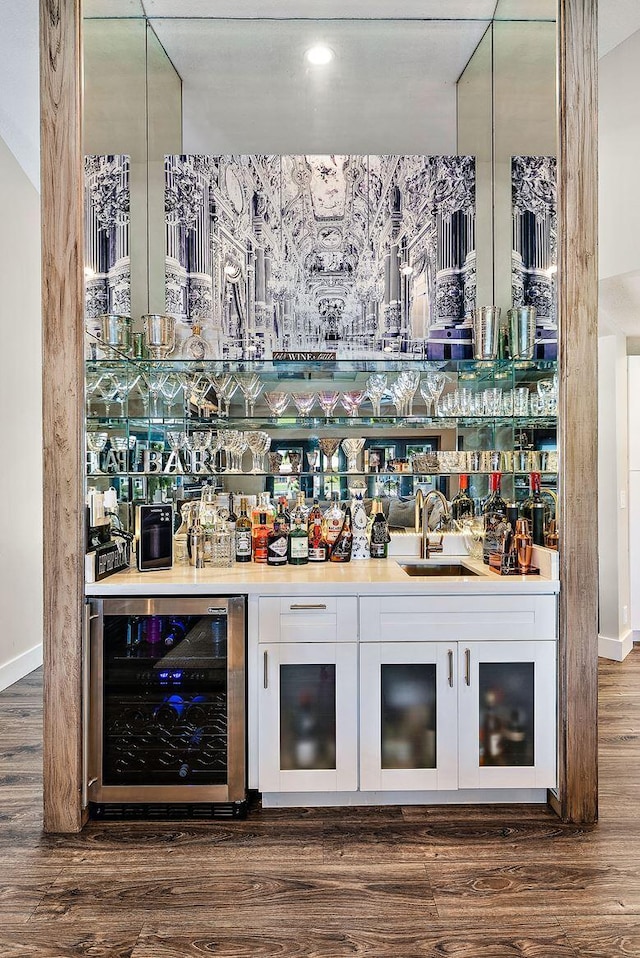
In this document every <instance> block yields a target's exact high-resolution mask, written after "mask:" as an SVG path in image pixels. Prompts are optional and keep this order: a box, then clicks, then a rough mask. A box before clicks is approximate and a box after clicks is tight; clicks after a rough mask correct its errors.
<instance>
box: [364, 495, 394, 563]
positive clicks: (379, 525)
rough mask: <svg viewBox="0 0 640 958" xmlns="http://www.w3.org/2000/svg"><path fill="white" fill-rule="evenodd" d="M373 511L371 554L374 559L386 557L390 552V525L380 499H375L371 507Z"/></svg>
mask: <svg viewBox="0 0 640 958" xmlns="http://www.w3.org/2000/svg"><path fill="white" fill-rule="evenodd" d="M371 512H372V513H373V522H372V524H371V535H370V539H369V554H370V556H371V558H372V559H386V558H387V555H388V553H389V541H390V539H391V536H390V534H389V525H388V523H387V520H386V517H385V514H384V512H383V511H382V503H381V502H380V500H379V499H374V500H373V505H372V507H371Z"/></svg>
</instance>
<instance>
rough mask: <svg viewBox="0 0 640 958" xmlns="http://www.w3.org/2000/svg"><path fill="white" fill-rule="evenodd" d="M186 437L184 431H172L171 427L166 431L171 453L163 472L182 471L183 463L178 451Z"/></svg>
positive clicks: (182, 446)
mask: <svg viewBox="0 0 640 958" xmlns="http://www.w3.org/2000/svg"><path fill="white" fill-rule="evenodd" d="M186 438H187V437H186V434H185V433H184V432H179V431H174V430H173V429H170V430H169V431H168V432H167V439H168V440H169V446H170V447H171V454H170V456H169V460H168V462H167V465H166V466H165V470H164V471H165V472H174V473H183V472H184V464H183V462H182V457H181V455H180V452H181V450H182V449H183V448H184V444H185V440H186Z"/></svg>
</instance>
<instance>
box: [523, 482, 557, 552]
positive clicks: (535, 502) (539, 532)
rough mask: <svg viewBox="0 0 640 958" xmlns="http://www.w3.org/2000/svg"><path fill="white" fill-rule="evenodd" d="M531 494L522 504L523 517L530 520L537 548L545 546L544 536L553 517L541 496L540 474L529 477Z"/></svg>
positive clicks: (532, 535) (532, 536)
mask: <svg viewBox="0 0 640 958" xmlns="http://www.w3.org/2000/svg"><path fill="white" fill-rule="evenodd" d="M529 485H530V489H531V492H530V493H529V495H528V497H527V498H526V499H525V500H524V502H523V503H522V515H523V516H524V518H525V519H528V520H529V526H530V529H531V538H532V539H533V544H534V545H536V546H543V545H544V534H545V530H546V528H547V525H548V522H549V519H550V517H551V509H550V508H549V506H548V505H547V503H546V502H545V501H544V499H543V498H542V496H541V495H540V473H539V472H532V473H531V475H530V476H529Z"/></svg>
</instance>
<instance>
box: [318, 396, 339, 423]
mask: <svg viewBox="0 0 640 958" xmlns="http://www.w3.org/2000/svg"><path fill="white" fill-rule="evenodd" d="M339 398H340V393H336V392H331V391H330V390H322V392H319V393H318V402H319V403H320V406H321V407H322V411H323V413H324V414H325V417H326V418H327V419H328V418H329V416H331V415H332V413H333V410H334V409H335V408H336V405H337V402H338V399H339Z"/></svg>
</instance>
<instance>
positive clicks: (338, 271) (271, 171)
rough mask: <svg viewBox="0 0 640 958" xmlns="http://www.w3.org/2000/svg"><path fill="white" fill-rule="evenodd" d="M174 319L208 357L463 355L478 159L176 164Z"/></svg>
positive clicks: (171, 218) (170, 297) (199, 159)
mask: <svg viewBox="0 0 640 958" xmlns="http://www.w3.org/2000/svg"><path fill="white" fill-rule="evenodd" d="M165 170H166V188H165V217H166V268H165V274H166V312H167V313H169V314H171V315H174V316H175V317H176V318H177V319H178V320H179V321H180V322H182V323H183V324H184V328H185V331H186V330H187V327H189V326H193V325H194V324H198V325H200V326H202V333H203V335H205V336H206V338H207V339H208V340H209V342H210V343H211V347H212V354H213V355H214V356H217V357H221V358H222V357H229V358H259V357H265V358H268V357H269V356H270V355H272V353H273V352H274V351H277V350H331V351H334V352H336V354H337V355H338V357H340V356H343V355H344V356H348V357H363V358H367V357H372V356H388V354H389V352H401V353H404V354H406V355H415V356H417V357H418V356H428V357H430V358H444V357H445V356H452V357H453V358H456V357H457V356H459V357H460V358H463V356H465V355H467V352H466V351H465V350H466V349H467V348H468V344H469V343H470V324H469V320H468V317H469V316H470V313H471V312H472V310H473V308H474V306H475V286H476V283H475V159H474V158H473V157H468V156H345V155H333V154H332V155H323V156H313V155H304V156H275V155H251V156H249V155H246V156H244V155H228V156H168V157H166V158H165Z"/></svg>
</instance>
